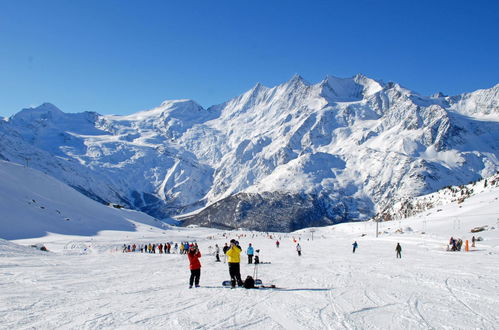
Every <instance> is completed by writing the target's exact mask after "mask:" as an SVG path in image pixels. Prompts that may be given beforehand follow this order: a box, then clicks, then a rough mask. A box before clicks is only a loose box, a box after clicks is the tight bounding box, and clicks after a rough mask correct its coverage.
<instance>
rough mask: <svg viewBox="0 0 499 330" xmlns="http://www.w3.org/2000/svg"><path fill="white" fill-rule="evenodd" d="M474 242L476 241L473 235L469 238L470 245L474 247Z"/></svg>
mask: <svg viewBox="0 0 499 330" xmlns="http://www.w3.org/2000/svg"><path fill="white" fill-rule="evenodd" d="M475 242H476V238H475V236H473V237H472V238H471V247H475Z"/></svg>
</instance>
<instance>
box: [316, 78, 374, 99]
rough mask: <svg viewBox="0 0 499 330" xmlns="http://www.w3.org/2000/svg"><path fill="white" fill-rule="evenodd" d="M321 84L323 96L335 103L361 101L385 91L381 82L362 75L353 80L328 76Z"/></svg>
mask: <svg viewBox="0 0 499 330" xmlns="http://www.w3.org/2000/svg"><path fill="white" fill-rule="evenodd" d="M320 84H321V87H322V94H323V96H325V97H327V98H330V99H332V100H334V101H335V102H352V101H359V100H361V99H363V98H365V97H368V96H371V95H373V94H375V93H377V92H379V91H381V90H382V89H383V84H382V83H381V82H379V81H377V80H374V79H371V78H368V77H366V76H365V75H363V74H360V73H359V74H357V75H355V76H353V77H351V78H339V77H335V76H332V75H328V76H326V78H325V79H324V80H323V81H322V82H321V83H320Z"/></svg>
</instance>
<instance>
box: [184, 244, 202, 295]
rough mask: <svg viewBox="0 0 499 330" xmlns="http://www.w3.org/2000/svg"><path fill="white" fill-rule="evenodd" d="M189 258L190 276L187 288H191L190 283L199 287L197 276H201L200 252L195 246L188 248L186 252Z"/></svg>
mask: <svg viewBox="0 0 499 330" xmlns="http://www.w3.org/2000/svg"><path fill="white" fill-rule="evenodd" d="M187 257H188V258H189V268H190V270H191V277H190V278H189V289H191V288H192V284H193V283H194V284H195V285H196V288H199V278H200V277H201V263H200V262H199V258H201V252H199V250H198V248H197V247H195V246H191V247H190V248H189V253H187Z"/></svg>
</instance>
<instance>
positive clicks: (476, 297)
mask: <svg viewBox="0 0 499 330" xmlns="http://www.w3.org/2000/svg"><path fill="white" fill-rule="evenodd" d="M12 166H13V165H10V164H6V163H3V164H2V169H3V170H4V172H3V173H2V174H3V176H2V178H3V179H5V178H6V175H5V174H6V173H7V174H8V173H13V172H12V171H25V172H24V174H23V175H22V176H20V177H24V178H27V179H26V180H28V179H29V180H30V182H31V183H32V187H33V189H34V190H33V191H31V192H28V191H24V190H22V189H21V188H20V186H14V185H10V183H9V182H6V181H5V180H4V181H3V182H0V183H2V184H3V186H2V187H1V188H2V191H3V192H4V193H5V195H4V196H2V200H1V201H2V202H1V203H4V202H3V201H5V200H6V198H7V196H8V195H7V193H9V196H11V197H12V200H11V201H9V202H10V204H13V203H14V202H13V201H14V200H21V201H20V202H19V203H24V202H25V200H31V199H32V198H31V197H32V196H31V195H28V194H30V193H33V194H38V195H37V196H38V198H33V199H35V200H36V201H37V203H42V202H43V206H44V208H43V209H41V208H40V207H38V208H32V205H27V206H26V208H23V209H19V210H18V211H17V213H16V214H14V216H15V217H14V218H22V217H27V215H26V214H27V213H29V212H31V213H30V214H31V215H33V214H35V213H33V212H35V211H36V212H38V213H36V214H39V217H41V218H43V217H45V215H44V214H48V213H47V212H48V211H49V210H51V209H52V208H54V209H55V208H56V205H55V204H54V203H55V200H56V199H61V198H63V195H64V196H69V197H68V198H72V199H71V200H72V201H73V205H74V203H75V202H77V201H75V198H76V197H75V196H70V195H71V194H70V193H69V192H68V191H66V190H65V188H62V187H61V191H62V192H61V194H62V195H60V196H56V195H52V199H51V198H49V197H50V196H49V197H46V196H45V197H44V196H41V195H40V194H41V192H40V191H38V192H37V191H36V189H38V188H36V187H35V186H36V184H35V183H36V182H35V181H36V175H35V174H34V173H35V171H32V170H29V169H24V170H22V169H21V167H12ZM30 175H32V176H31V177H30ZM16 178H18V179H19V176H16ZM19 180H21V179H19ZM44 180H45V179H44ZM51 182H52V181H51V180H49V179H47V181H46V182H45V181H44V183H43V186H45V187H49V186H50V185H51V184H52V183H51ZM35 188H36V189H35ZM16 194H17V195H16ZM53 194H56V192H54V193H53ZM82 198H86V197H82ZM78 204H79V205H80V206H79V207H80V208H81V207H88V208H91V209H92V210H87V211H88V212H89V214H91V211H92V212H96V211H95V210H96V209H98V208H100V207H101V206H96V205H98V204H97V203H95V205H94V204H93V203H88V204H84V203H83V202H81V203H78ZM1 207H2V208H6V207H7V205H3V204H2V205H1ZM57 209H58V210H60V211H61V212H63V213H65V214H67V217H70V218H71V219H76V218H78V217H77V215H76V213H74V212H75V211H74V210H72V209H71V208H70V207H69V206H68V207H67V208H66V209H62V206H60V205H59V206H57ZM106 209H107V210H109V211H108V212H117V213H113V214H114V215H115V216H118V217H122V218H123V219H125V218H128V219H129V223H130V225H131V228H132V229H131V228H128V227H127V226H123V228H121V227H120V228H118V229H113V230H106V229H104V230H100V228H99V227H98V226H97V224H94V225H93V226H94V227H95V228H94V229H96V231H97V232H96V234H92V235H69V234H65V233H62V234H61V233H48V234H46V235H44V236H41V237H36V238H23V239H11V240H0V328H3V329H32V328H34V329H97V328H98V329H116V328H119V329H242V328H244V329H497V328H499V313H497V311H498V310H499V276H498V269H499V230H498V228H499V223H498V221H499V220H498V218H499V189H497V187H496V188H490V189H484V190H483V191H482V192H480V193H479V194H476V195H474V196H471V197H469V198H467V199H466V200H465V201H464V202H462V203H459V204H458V203H450V204H446V205H440V206H438V209H437V208H435V209H432V210H427V211H425V212H423V213H421V214H419V215H416V216H414V217H411V218H407V219H403V220H400V221H399V220H396V221H390V222H383V223H380V224H379V228H378V233H379V235H378V237H376V224H375V223H372V222H362V223H347V224H341V225H336V226H332V227H322V228H313V229H310V228H309V229H304V230H300V231H297V232H293V233H259V232H249V231H244V230H239V231H221V230H215V229H208V228H177V227H164V228H159V227H158V226H154V221H150V220H148V219H144V218H140V216H139V215H138V214H137V215H135V216H137V217H138V218H140V219H141V220H140V221H134V220H133V218H134V215H133V213H131V212H130V211H125V210H116V209H114V208H106ZM11 211H12V209H11ZM12 212H15V211H12ZM106 212H107V211H106ZM120 212H121V213H120ZM57 216H58V217H59V216H60V215H59V214H57ZM108 216H110V215H108ZM35 218H36V217H34V216H33V219H35ZM45 220H46V221H49V219H48V218H47V217H46V218H45ZM5 221H6V220H5V217H3V216H2V220H1V222H2V227H0V228H1V230H0V233H5V228H10V227H8V226H7V225H6V223H5ZM33 221H35V220H33ZM54 221H55V220H54ZM60 221H61V222H60V223H61V226H62V225H64V226H67V225H69V224H68V223H71V222H72V221H65V220H64V218H63V219H62V220H60ZM81 221H83V220H81ZM19 224H20V225H23V226H27V225H29V223H27V222H22V221H21V220H19ZM10 226H11V227H15V223H14V224H10ZM476 227H483V229H484V230H483V231H480V232H477V233H471V232H470V230H471V229H473V228H476ZM75 228H76V227H71V228H70V229H71V230H76V229H75ZM19 232H20V231H15V232H14V231H11V232H9V234H12V235H14V234H16V233H19ZM473 235H474V236H475V237H476V238H480V239H481V240H480V241H478V242H477V243H476V247H474V248H473V247H470V251H469V252H466V251H464V250H465V247H464V244H463V248H462V250H461V251H456V252H451V251H447V244H448V242H449V238H450V237H451V236H452V237H454V238H461V239H463V240H464V241H465V240H469V244H470V245H471V238H472V236H473ZM0 237H1V235H0ZM231 238H235V239H237V240H239V242H240V244H241V247H242V248H243V253H242V254H241V274H242V277H243V279H244V278H245V277H246V276H247V275H253V274H254V271H255V266H254V265H248V264H247V262H246V256H245V254H244V251H245V250H246V248H247V247H248V244H249V243H252V245H253V246H254V248H255V249H259V250H260V259H261V261H262V262H270V263H266V264H261V265H259V266H258V276H257V277H258V278H259V279H262V281H263V284H264V285H275V286H276V288H275V289H244V288H236V289H230V288H224V287H222V285H221V284H222V281H224V280H227V279H229V274H228V267H227V264H226V263H224V262H223V257H222V262H215V257H214V255H213V253H210V251H211V252H213V248H214V246H215V244H218V245H219V246H220V247H223V245H224V244H225V243H226V242H227V243H228V242H229V240H230V239H231ZM276 240H279V241H280V243H281V244H280V247H279V248H277V247H276V245H275V241H276ZM170 241H171V242H177V243H180V242H181V241H189V242H197V243H198V245H199V247H200V251H201V253H202V257H201V264H202V268H201V281H200V284H201V287H200V288H193V289H189V288H188V280H189V274H190V273H189V264H188V260H187V257H186V256H185V255H181V254H176V253H172V254H159V253H156V254H149V253H140V252H130V253H128V252H127V253H123V252H122V246H123V244H133V243H135V244H137V245H140V244H146V243H165V242H170ZM295 241H296V242H295ZM354 241H357V243H358V244H359V247H358V249H357V251H356V253H355V254H354V253H352V243H353V242H354ZM297 243H299V244H300V245H301V247H302V256H301V257H299V256H298V254H297V252H296V244H297ZM397 243H400V244H401V246H402V258H401V259H397V258H396V253H395V246H396V244H397ZM31 245H37V246H38V247H40V246H41V245H43V246H45V247H46V248H47V249H48V251H49V252H42V251H39V250H37V249H35V248H31V247H30V246H31Z"/></svg>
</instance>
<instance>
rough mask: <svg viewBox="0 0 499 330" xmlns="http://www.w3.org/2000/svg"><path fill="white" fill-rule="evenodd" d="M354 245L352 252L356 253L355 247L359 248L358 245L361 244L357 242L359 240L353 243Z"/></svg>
mask: <svg viewBox="0 0 499 330" xmlns="http://www.w3.org/2000/svg"><path fill="white" fill-rule="evenodd" d="M352 245H353V251H352V253H355V249H356V248H357V246H359V245H358V244H357V241H355V242H353V244H352Z"/></svg>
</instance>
